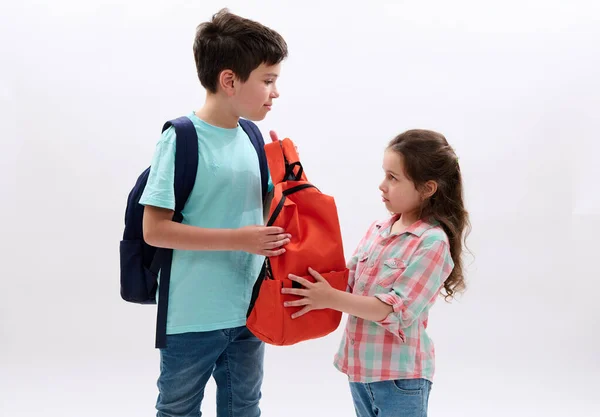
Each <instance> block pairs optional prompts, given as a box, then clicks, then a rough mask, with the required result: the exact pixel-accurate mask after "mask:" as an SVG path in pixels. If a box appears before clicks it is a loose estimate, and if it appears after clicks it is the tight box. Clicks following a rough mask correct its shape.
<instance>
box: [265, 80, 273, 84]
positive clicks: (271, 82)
mask: <svg viewBox="0 0 600 417" xmlns="http://www.w3.org/2000/svg"><path fill="white" fill-rule="evenodd" d="M265 84H266V85H270V84H273V80H266V81H265Z"/></svg>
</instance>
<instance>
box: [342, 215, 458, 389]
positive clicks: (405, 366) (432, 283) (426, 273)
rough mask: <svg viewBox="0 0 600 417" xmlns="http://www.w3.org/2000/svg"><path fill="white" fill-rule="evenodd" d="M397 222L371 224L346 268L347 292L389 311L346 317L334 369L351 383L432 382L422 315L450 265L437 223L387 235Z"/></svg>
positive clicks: (445, 241)
mask: <svg viewBox="0 0 600 417" xmlns="http://www.w3.org/2000/svg"><path fill="white" fill-rule="evenodd" d="M397 219H398V216H393V217H391V218H390V219H388V220H386V221H383V222H377V223H374V224H373V225H372V226H371V227H370V228H369V230H368V232H367V234H366V235H365V236H364V237H363V239H362V240H361V242H360V243H359V245H358V248H357V249H356V251H355V253H354V255H353V256H352V258H351V260H350V262H349V264H348V268H349V269H350V276H349V280H348V289H347V291H348V292H351V293H353V294H358V295H364V296H375V297H377V298H379V299H380V300H381V301H383V302H384V303H386V304H389V305H391V306H392V307H393V312H392V313H390V314H389V315H388V316H387V317H386V318H384V319H383V320H381V321H379V322H373V321H369V320H363V319H360V318H357V317H354V316H348V321H347V324H346V330H345V332H344V337H343V339H342V342H341V345H340V349H339V351H338V353H337V354H336V356H335V361H334V365H335V367H336V368H337V369H339V370H340V371H341V372H343V373H345V374H347V375H348V378H349V380H350V381H351V382H365V383H368V382H376V381H385V380H390V379H411V378H425V379H428V380H432V378H433V374H434V347H433V342H432V340H431V339H430V338H429V336H428V335H427V332H426V329H427V319H428V313H429V309H430V308H431V306H432V305H433V303H434V302H435V300H436V298H437V296H438V294H439V292H440V290H441V288H442V286H443V283H444V281H445V280H446V278H448V276H449V275H450V273H451V272H452V268H453V267H454V262H453V261H452V258H451V256H450V247H449V243H448V237H447V235H446V233H445V232H444V230H443V229H442V227H441V226H440V225H439V223H437V222H435V221H429V222H427V221H422V220H420V221H418V222H416V223H414V224H413V225H412V226H410V227H409V228H408V230H406V231H405V232H403V233H401V234H391V228H392V225H393V224H394V222H395V221H396V220H397Z"/></svg>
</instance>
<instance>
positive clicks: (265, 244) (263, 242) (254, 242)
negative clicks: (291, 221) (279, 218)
mask: <svg viewBox="0 0 600 417" xmlns="http://www.w3.org/2000/svg"><path fill="white" fill-rule="evenodd" d="M238 233H239V235H238V239H239V241H238V242H239V246H240V247H241V249H242V250H243V251H245V252H249V253H254V254H256V255H263V256H279V255H281V254H283V253H285V249H283V248H282V246H285V245H287V244H288V243H290V238H291V237H292V235H290V234H289V233H285V230H283V229H282V228H281V227H276V226H246V227H242V228H240V229H238Z"/></svg>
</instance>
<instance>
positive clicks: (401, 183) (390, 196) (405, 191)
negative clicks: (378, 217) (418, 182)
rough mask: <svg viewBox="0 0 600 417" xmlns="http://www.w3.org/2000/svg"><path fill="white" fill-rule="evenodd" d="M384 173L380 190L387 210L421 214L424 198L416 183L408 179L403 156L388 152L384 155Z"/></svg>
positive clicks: (405, 213) (397, 212) (404, 213)
mask: <svg viewBox="0 0 600 417" xmlns="http://www.w3.org/2000/svg"><path fill="white" fill-rule="evenodd" d="M383 171H384V172H385V178H384V180H383V182H382V183H381V184H380V185H379V189H380V190H381V197H382V200H383V202H384V203H385V207H386V208H387V210H388V211H390V212H391V213H396V214H403V215H407V214H412V213H415V212H419V211H420V209H421V203H422V201H423V196H422V194H421V193H420V192H419V191H418V190H417V188H416V187H415V184H414V182H412V181H411V180H409V179H408V178H407V177H406V175H405V173H404V172H405V170H404V158H403V157H402V155H401V154H399V153H397V152H394V151H392V150H389V149H388V150H386V151H385V153H384V155H383Z"/></svg>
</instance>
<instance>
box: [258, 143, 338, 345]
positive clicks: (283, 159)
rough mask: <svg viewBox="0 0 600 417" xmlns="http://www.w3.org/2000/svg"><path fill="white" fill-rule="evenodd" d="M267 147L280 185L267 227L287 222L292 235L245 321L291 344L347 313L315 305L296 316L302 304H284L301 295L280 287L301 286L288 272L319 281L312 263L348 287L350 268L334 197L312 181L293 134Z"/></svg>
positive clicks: (267, 337) (271, 260)
mask: <svg viewBox="0 0 600 417" xmlns="http://www.w3.org/2000/svg"><path fill="white" fill-rule="evenodd" d="M265 152H266V154H267V162H268V165H269V170H270V173H271V178H272V181H273V185H274V186H275V190H274V197H273V201H272V203H271V209H270V213H269V220H268V222H267V226H279V227H282V228H284V229H285V231H286V233H289V234H291V235H292V238H291V241H290V243H289V244H288V245H286V247H285V250H286V252H285V253H284V254H283V255H280V256H274V257H268V258H266V259H265V263H264V265H263V268H262V271H261V273H260V275H259V277H258V279H257V281H256V283H255V285H254V288H253V291H252V299H251V302H250V307H249V309H248V318H247V323H246V326H247V327H248V329H250V331H251V332H252V333H254V335H256V337H258V338H259V339H261V340H262V341H264V342H266V343H269V344H272V345H292V344H295V343H298V342H302V341H305V340H309V339H316V338H319V337H323V336H325V335H327V334H329V333H331V332H333V331H334V330H336V329H337V327H338V326H339V324H340V321H341V318H342V313H341V312H339V311H335V310H331V309H323V310H312V311H310V312H308V313H306V314H304V315H302V316H300V317H298V318H295V319H292V318H291V315H292V314H293V313H295V312H297V311H299V310H300V309H301V308H302V307H284V306H283V303H284V302H285V301H292V300H297V299H298V296H294V295H289V294H281V289H282V288H283V287H287V288H289V287H295V288H302V287H301V286H300V285H299V284H298V283H296V282H294V281H291V280H290V279H289V278H288V274H294V275H298V276H301V277H304V278H306V279H307V280H309V281H310V282H315V280H314V278H312V276H311V275H310V274H309V273H308V267H311V268H312V269H314V270H315V271H317V272H319V273H320V274H321V275H322V276H323V277H324V278H325V279H326V280H327V281H328V282H329V284H330V285H331V286H332V287H334V288H336V289H338V290H342V291H345V290H346V286H347V283H348V269H347V268H346V261H345V258H344V250H343V246H342V236H341V231H340V224H339V219H338V215H337V208H336V205H335V202H334V199H333V197H331V196H328V195H325V194H323V193H321V192H320V191H319V190H318V189H317V188H316V187H315V186H314V185H312V184H311V183H309V182H308V180H307V178H306V174H305V173H304V169H303V168H302V164H301V163H300V161H299V160H298V154H297V152H296V149H295V146H294V143H293V142H292V141H291V140H290V139H284V140H282V141H277V142H273V143H269V144H267V145H265Z"/></svg>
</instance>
